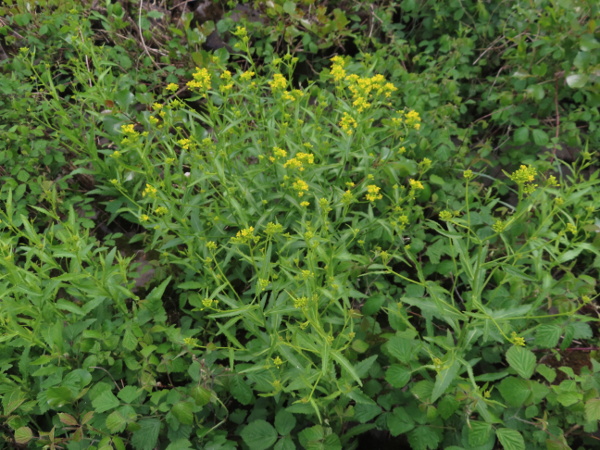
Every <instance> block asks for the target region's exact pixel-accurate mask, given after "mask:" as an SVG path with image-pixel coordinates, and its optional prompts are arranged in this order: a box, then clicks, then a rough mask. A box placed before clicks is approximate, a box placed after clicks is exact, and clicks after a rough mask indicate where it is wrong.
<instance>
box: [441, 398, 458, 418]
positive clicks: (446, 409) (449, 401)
mask: <svg viewBox="0 0 600 450" xmlns="http://www.w3.org/2000/svg"><path fill="white" fill-rule="evenodd" d="M459 406H460V403H459V401H458V400H456V398H454V396H452V395H446V396H445V397H444V398H443V399H441V400H440V401H439V402H438V405H437V407H438V413H439V414H440V416H442V418H443V419H444V420H447V419H448V418H449V417H450V416H451V415H452V414H454V412H455V411H456V410H457V409H458V407H459Z"/></svg>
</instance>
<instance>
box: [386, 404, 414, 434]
mask: <svg viewBox="0 0 600 450" xmlns="http://www.w3.org/2000/svg"><path fill="white" fill-rule="evenodd" d="M387 426H388V429H389V430H390V434H391V435H392V436H399V435H401V434H404V433H407V432H409V431H410V430H412V429H413V428H414V427H415V422H414V420H413V419H412V417H411V416H410V414H408V413H407V412H406V410H405V409H404V408H402V407H397V408H394V411H392V413H391V414H388V415H387Z"/></svg>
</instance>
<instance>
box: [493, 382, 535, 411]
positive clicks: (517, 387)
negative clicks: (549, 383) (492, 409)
mask: <svg viewBox="0 0 600 450" xmlns="http://www.w3.org/2000/svg"><path fill="white" fill-rule="evenodd" d="M498 390H499V391H500V395H502V397H503V398H504V400H505V401H506V403H508V405H509V406H514V407H518V406H521V405H523V404H524V403H525V401H527V399H528V398H529V396H530V395H531V389H530V388H529V382H528V381H527V380H524V379H522V378H517V377H507V378H505V379H504V380H502V381H501V382H500V384H499V385H498Z"/></svg>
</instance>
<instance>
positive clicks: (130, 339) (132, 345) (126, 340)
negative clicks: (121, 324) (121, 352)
mask: <svg viewBox="0 0 600 450" xmlns="http://www.w3.org/2000/svg"><path fill="white" fill-rule="evenodd" d="M137 345H138V340H137V338H136V337H135V335H134V334H133V332H132V331H131V330H130V329H129V328H127V329H126V330H125V334H124V335H123V347H124V348H125V349H126V350H129V351H130V352H131V351H133V350H135V349H136V347H137Z"/></svg>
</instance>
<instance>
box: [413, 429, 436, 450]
mask: <svg viewBox="0 0 600 450" xmlns="http://www.w3.org/2000/svg"><path fill="white" fill-rule="evenodd" d="M408 442H409V443H410V446H411V448H412V450H434V449H437V448H438V444H439V443H440V433H439V431H438V429H435V428H433V427H428V426H423V425H421V426H418V427H417V428H415V429H414V430H412V431H410V432H409V433H408Z"/></svg>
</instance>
